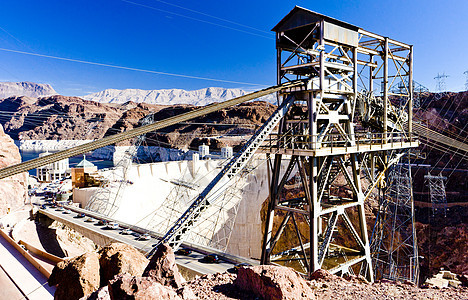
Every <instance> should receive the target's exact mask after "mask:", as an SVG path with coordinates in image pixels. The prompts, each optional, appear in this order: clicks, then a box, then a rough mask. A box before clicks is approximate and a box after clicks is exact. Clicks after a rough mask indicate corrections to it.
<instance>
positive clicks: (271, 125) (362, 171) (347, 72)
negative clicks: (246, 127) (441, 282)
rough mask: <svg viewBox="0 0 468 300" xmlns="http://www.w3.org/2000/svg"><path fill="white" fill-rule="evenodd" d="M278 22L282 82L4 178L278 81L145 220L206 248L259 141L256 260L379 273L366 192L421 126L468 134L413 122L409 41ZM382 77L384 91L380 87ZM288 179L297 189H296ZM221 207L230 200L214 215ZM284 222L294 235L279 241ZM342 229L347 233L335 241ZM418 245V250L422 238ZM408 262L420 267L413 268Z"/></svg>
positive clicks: (465, 149)
mask: <svg viewBox="0 0 468 300" xmlns="http://www.w3.org/2000/svg"><path fill="white" fill-rule="evenodd" d="M273 30H274V31H275V32H276V34H277V36H276V46H277V47H276V48H277V51H278V57H277V58H278V59H277V61H278V65H277V85H276V86H272V87H269V88H266V89H263V90H261V91H258V92H254V93H251V94H248V95H245V96H242V97H238V98H234V99H232V100H228V101H225V102H222V103H216V104H212V105H209V106H207V107H203V108H199V109H197V110H195V111H192V112H189V113H185V114H181V115H178V116H174V117H171V118H168V119H165V120H161V121H156V122H154V123H151V124H149V125H144V126H141V127H138V128H135V129H132V130H128V131H126V132H123V133H119V134H116V135H113V136H108V137H105V138H103V139H101V140H98V141H93V142H90V143H87V144H84V145H81V146H77V147H74V148H70V149H67V150H64V151H60V152H57V153H54V154H51V155H48V156H45V157H41V158H37V159H33V160H31V161H27V162H23V163H20V164H17V165H13V166H9V167H6V168H3V169H1V170H0V179H2V178H7V177H9V176H12V175H15V174H18V173H21V172H25V171H28V170H31V169H34V168H37V167H40V166H44V165H47V164H50V163H52V162H55V161H59V160H62V159H64V158H67V157H72V156H76V155H79V154H83V153H87V152H89V151H92V150H95V149H97V148H100V147H104V146H107V145H111V144H114V143H116V142H119V141H123V140H125V139H129V138H132V137H137V136H140V135H142V134H145V133H148V132H152V131H155V130H158V129H161V128H164V127H167V126H171V125H175V124H177V123H180V122H185V121H188V120H190V119H193V118H196V117H199V116H202V115H205V114H208V113H211V112H214V111H217V110H220V109H224V108H227V107H230V106H234V105H238V104H240V103H243V102H245V101H250V100H253V99H256V98H258V97H261V96H264V95H267V94H270V93H274V92H277V93H278V96H279V99H280V100H281V101H280V105H279V106H278V108H277V110H276V111H275V112H274V113H273V115H272V116H271V117H270V118H269V119H268V120H267V121H266V122H265V124H264V125H263V126H262V127H261V128H260V129H259V130H258V131H257V132H256V133H255V134H254V135H253V136H252V138H251V139H250V140H249V141H248V142H247V143H246V144H245V145H244V146H243V148H242V149H241V150H240V151H239V152H238V153H236V155H235V156H234V157H233V158H232V159H231V160H230V161H229V162H227V163H226V164H225V165H224V166H223V167H222V168H221V169H220V170H219V173H218V174H217V175H216V176H215V178H214V179H213V181H212V182H210V183H209V184H208V185H207V186H205V187H204V188H203V189H202V191H201V192H200V193H198V194H197V195H196V196H195V197H193V198H192V199H191V202H190V203H191V204H190V205H189V206H188V207H185V208H184V210H183V211H181V212H180V214H179V215H177V216H176V218H175V219H174V220H173V221H172V220H171V225H170V227H169V228H167V230H166V231H165V232H157V231H154V232H150V233H151V235H152V236H153V238H154V239H153V240H152V243H154V244H155V245H157V244H158V243H162V242H165V243H169V244H170V245H171V246H173V247H174V248H178V247H179V246H180V245H185V244H187V243H192V245H194V244H196V247H198V249H199V250H200V249H203V248H204V249H210V248H209V247H210V245H212V243H213V241H212V239H211V237H212V236H214V235H216V233H217V232H219V231H220V230H221V227H220V226H222V225H223V224H221V225H220V224H218V223H215V222H212V220H211V219H210V218H216V217H219V216H220V215H221V216H222V215H223V214H227V211H228V210H230V209H231V208H233V207H235V206H236V205H237V202H236V201H238V200H236V199H235V197H233V198H228V199H227V198H226V197H224V196H225V194H226V191H227V190H228V189H229V187H230V186H232V184H233V182H235V181H236V180H238V179H239V178H240V177H242V175H243V172H244V171H245V169H246V168H247V164H248V162H249V161H250V160H251V159H252V157H253V155H254V154H255V153H257V152H262V153H265V155H266V157H267V160H268V166H269V171H270V178H269V179H270V187H269V190H270V197H269V205H268V209H267V217H266V224H265V231H264V233H263V234H264V235H263V246H262V257H261V263H262V264H277V265H290V266H293V267H295V268H296V269H298V270H299V271H301V272H302V273H304V274H305V275H310V274H311V273H312V272H313V271H315V270H317V269H319V268H326V269H328V270H330V271H332V272H333V273H338V274H340V273H341V274H343V273H353V272H360V273H361V274H363V275H364V276H366V277H367V278H368V279H369V280H370V281H372V280H373V279H374V270H373V268H372V262H371V261H372V258H371V251H370V245H369V238H368V233H367V226H366V221H365V213H364V202H365V201H366V200H367V199H368V198H369V196H370V195H371V194H372V192H373V190H374V188H376V187H377V186H381V185H382V184H381V183H382V182H383V180H385V176H386V174H387V173H388V170H390V169H391V167H392V166H393V165H395V164H396V163H397V162H398V161H399V159H400V158H401V157H403V156H404V155H405V153H407V151H408V149H410V148H416V147H418V146H419V141H418V137H419V138H424V139H427V140H431V141H434V142H436V143H439V144H443V145H445V146H447V147H450V148H452V149H455V151H457V152H461V153H468V145H467V144H465V143H464V142H461V141H458V140H456V139H452V138H449V137H446V136H444V135H442V134H440V133H437V132H436V131H433V130H430V129H428V128H427V127H425V126H424V125H422V124H419V123H413V97H414V95H413V93H414V90H413V47H412V46H411V45H409V44H406V43H403V42H399V41H396V40H394V39H391V38H388V37H383V36H380V35H378V34H374V33H371V32H369V31H366V30H364V29H362V28H359V27H357V26H354V25H352V24H348V23H345V22H342V21H339V20H336V19H334V18H330V17H328V16H324V15H321V14H318V13H315V12H312V11H310V10H307V9H303V8H300V7H295V8H294V9H293V10H292V11H291V12H290V13H289V14H288V15H287V16H285V17H284V18H283V20H281V21H280V22H279V23H278V25H276V26H275V28H273ZM363 74H368V76H367V78H366V77H364V75H363ZM291 78H294V79H291ZM358 83H359V84H358ZM378 83H380V84H381V89H380V95H375V94H374V93H375V90H376V88H375V86H376V85H377V84H378ZM394 85H398V86H401V87H402V88H401V89H400V90H401V92H400V93H394V92H392V86H394ZM275 128H276V129H277V130H276V132H275V133H274V132H273V131H274V129H275ZM464 157H465V158H466V155H465V156H464ZM285 166H286V168H285V172H283V169H284V167H285ZM366 166H369V167H366ZM293 178H294V180H293ZM337 178H342V179H343V182H345V184H344V186H345V187H344V188H341V189H340V188H338V185H337V183H336V180H337ZM293 181H294V183H292V182H293ZM363 181H366V182H367V183H368V185H366V187H363V184H362V182H363ZM292 185H294V186H295V187H298V190H299V191H297V192H295V193H292V192H291V188H290V186H292ZM109 201H110V200H109ZM168 203H169V202H168ZM171 203H172V202H171ZM214 207H216V209H218V208H219V207H221V208H224V210H222V211H221V210H220V211H221V212H222V213H221V214H220V215H216V214H215V210H214ZM40 212H41V213H42V214H46V215H48V216H49V217H51V218H54V219H57V220H61V222H65V223H67V224H69V225H70V226H72V227H74V228H77V230H78V231H80V230H81V231H82V232H88V235H89V236H99V237H100V238H103V239H104V240H122V236H120V235H116V234H111V233H110V232H103V231H102V230H100V229H98V230H96V228H95V227H93V226H87V225H85V224H82V222H81V221H79V220H77V219H74V218H68V217H64V216H63V215H62V214H59V213H55V212H52V211H50V210H41V211H40ZM86 213H87V214H93V213H99V212H96V211H95V212H93V211H86ZM412 214H413V212H412ZM96 217H99V218H103V219H105V218H107V219H109V216H107V215H96ZM339 219H341V222H338V220H339ZM115 221H118V220H115ZM200 224H203V226H211V227H210V228H209V234H205V235H203V234H198V235H195V234H194V228H196V227H197V226H202V225H200ZM206 224H210V225H206ZM213 224H214V225H213ZM126 226H127V227H131V226H132V225H131V224H127V225H126ZM141 230H143V231H144V232H148V229H141ZM285 232H288V234H290V235H292V236H294V238H295V240H294V239H289V240H287V241H284V234H285ZM335 238H336V240H344V242H343V243H341V244H339V243H338V242H334V240H335ZM281 239H283V241H281ZM280 241H281V242H280ZM125 242H128V243H131V244H132V243H133V244H134V245H135V246H136V247H137V248H139V249H141V251H145V252H146V253H148V255H149V256H151V255H152V254H153V253H154V251H155V246H153V245H151V246H149V243H148V244H144V245H142V244H141V243H136V242H134V241H131V240H127V239H125ZM412 247H413V249H416V250H414V251H417V247H416V246H415V242H414V243H413V245H412ZM212 250H213V249H210V251H212ZM221 253H222V251H221ZM412 255H413V256H412V257H413V259H414V257H417V253H412ZM412 263H413V266H414V265H417V262H412ZM226 267H228V265H226ZM194 269H195V267H194ZM204 271H206V272H209V270H204ZM412 272H413V273H412V276H413V275H414V274H416V269H412ZM413 279H414V277H413V278H411V280H413Z"/></svg>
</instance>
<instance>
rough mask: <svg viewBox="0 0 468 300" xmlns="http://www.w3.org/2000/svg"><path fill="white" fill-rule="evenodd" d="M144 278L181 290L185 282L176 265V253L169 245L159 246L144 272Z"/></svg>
mask: <svg viewBox="0 0 468 300" xmlns="http://www.w3.org/2000/svg"><path fill="white" fill-rule="evenodd" d="M143 277H150V278H152V279H153V280H154V281H157V282H159V283H161V284H162V285H166V286H170V287H172V288H176V289H178V288H181V287H182V283H184V282H185V279H184V278H183V277H182V275H180V273H179V269H178V268H177V265H176V263H175V255H174V251H172V248H171V247H170V246H169V245H167V244H161V245H159V247H158V249H157V250H156V253H155V254H154V256H153V257H152V258H151V260H150V262H149V264H148V266H147V267H146V269H145V271H144V272H143Z"/></svg>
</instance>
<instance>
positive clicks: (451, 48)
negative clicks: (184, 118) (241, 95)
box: [0, 0, 468, 96]
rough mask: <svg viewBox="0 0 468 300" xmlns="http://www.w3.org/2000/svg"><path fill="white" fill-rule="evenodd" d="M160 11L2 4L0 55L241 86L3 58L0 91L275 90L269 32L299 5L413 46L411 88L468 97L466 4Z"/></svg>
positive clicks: (192, 4)
mask: <svg viewBox="0 0 468 300" xmlns="http://www.w3.org/2000/svg"><path fill="white" fill-rule="evenodd" d="M165 1H167V2H164V1H160V0H112V1H111V0H81V1H68V0H47V1H33V0H25V1H1V4H0V48H6V49H13V50H19V51H25V52H32V53H37V54H42V55H50V56H58V57H65V58H71V59H77V60H85V61H91V62H98V63H103V64H112V65H119V66H125V67H130V68H138V69H145V70H153V71H160V72H168V73H175V74H185V75H190V76H198V77H207V78H215V79H222V80H228V81H235V82H237V83H228V82H216V81H207V80H199V79H189V78H183V77H174V76H167V75H160V74H152V73H144V72H137V71H131V70H121V69H114V68H108V67H103V66H93V65H86V64H81V63H76V62H67V61H60V60H54V59H50V58H43V57H34V56H28V55H24V54H18V53H11V52H5V51H0V81H32V82H39V83H49V84H51V85H52V86H53V87H54V88H55V89H56V90H57V92H59V93H61V94H64V95H78V96H79V95H85V94H87V93H91V92H96V91H100V90H103V89H106V88H117V89H124V88H140V89H162V88H182V89H189V90H191V89H198V88H203V87H208V86H222V87H240V88H246V89H249V90H254V89H256V88H257V87H260V86H254V85H248V84H247V83H249V84H261V85H264V86H268V85H272V84H274V83H275V78H276V77H275V63H276V62H275V44H274V39H273V38H274V35H273V33H271V32H270V30H271V28H272V27H273V26H274V25H276V23H277V22H279V20H281V18H282V17H283V16H285V15H286V14H287V13H288V12H289V11H290V10H291V9H292V8H293V7H294V5H299V6H302V7H305V8H308V9H311V10H314V11H316V12H319V13H322V14H326V15H329V16H331V17H334V18H337V19H341V20H343V21H347V22H349V23H352V24H355V25H357V26H359V27H362V28H364V29H366V30H369V31H372V32H375V33H378V34H381V35H384V36H389V37H392V38H394V39H396V40H400V41H403V42H406V43H409V44H413V45H414V49H415V54H414V57H415V80H416V81H419V82H420V83H422V84H423V85H425V86H427V87H428V88H429V89H431V90H434V89H435V84H436V82H435V80H434V76H436V75H437V73H438V72H445V73H446V74H448V75H449V76H450V77H449V78H447V79H446V83H447V88H448V89H449V90H453V91H459V90H463V89H464V84H465V75H464V74H463V72H464V71H466V70H468V55H467V54H466V51H467V49H468V38H467V37H468V1H467V0H453V1H451V0H446V1H439V0H429V1H419V0H413V1H408V0H406V1H404V0H394V1H376V0H369V1H364V0H363V1H345V0H341V1H333V0H331V1H330V0H329V1H285V0H270V1H264V0H261V1H252V0H250V1H245V0H237V1H212V0H205V1H204V0H201V1H184V0H172V1H171V0H165ZM168 3H171V4H172V5H169V4H168ZM241 25H242V26H241Z"/></svg>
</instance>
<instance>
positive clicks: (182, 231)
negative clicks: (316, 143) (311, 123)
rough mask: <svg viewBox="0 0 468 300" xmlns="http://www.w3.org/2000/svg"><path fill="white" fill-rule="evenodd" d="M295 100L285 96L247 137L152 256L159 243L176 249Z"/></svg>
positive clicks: (162, 240) (150, 254) (151, 252)
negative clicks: (240, 147) (252, 133)
mask: <svg viewBox="0 0 468 300" xmlns="http://www.w3.org/2000/svg"><path fill="white" fill-rule="evenodd" d="M293 100H294V98H293V97H292V96H288V98H287V99H285V100H284V101H283V103H282V104H281V105H280V106H279V107H278V109H277V110H276V111H275V112H274V113H273V114H272V115H271V117H270V118H269V119H268V120H267V121H266V122H265V123H264V124H263V126H262V127H261V128H260V129H259V130H258V131H257V132H256V133H255V135H253V136H252V138H250V140H249V141H248V142H247V143H246V144H245V145H244V147H243V148H242V149H241V150H240V151H239V152H238V153H237V154H236V155H235V156H234V157H233V158H232V159H231V160H230V161H229V163H227V164H226V165H225V166H224V167H223V168H222V170H221V171H220V172H219V173H218V175H217V176H216V177H215V178H214V179H213V180H212V181H211V182H210V183H209V184H208V186H206V188H205V189H204V190H203V191H202V192H201V193H200V194H199V195H198V196H197V198H196V199H195V200H194V201H193V203H192V204H191V205H190V206H189V208H188V209H187V210H186V211H185V212H184V213H183V214H182V216H181V217H180V218H179V219H178V220H177V221H176V222H175V223H174V224H173V226H172V227H171V228H170V229H169V231H168V232H167V233H166V234H165V235H164V237H163V238H162V239H161V240H160V241H159V243H158V244H157V245H156V246H155V247H154V248H153V249H152V250H151V251H150V252H149V253H148V257H151V256H152V255H153V254H154V252H155V251H156V249H157V247H158V245H159V244H161V243H168V244H169V245H170V246H171V247H172V248H173V249H177V248H178V247H179V246H180V244H181V243H182V242H183V241H184V240H185V239H186V237H187V235H188V233H189V232H190V231H191V229H192V228H193V227H194V226H196V223H197V222H198V221H199V220H200V218H201V216H202V214H203V213H204V211H205V210H207V209H208V208H209V207H210V206H212V205H214V204H215V203H216V201H217V200H218V198H220V197H221V196H222V194H223V193H224V192H225V191H226V189H227V188H228V187H229V186H230V185H231V184H232V181H233V180H232V179H233V178H234V177H235V176H236V175H238V174H239V173H240V172H241V171H242V170H243V169H244V168H245V166H246V165H247V163H248V162H249V160H250V159H251V158H252V157H253V155H254V153H255V151H256V150H257V149H258V148H259V147H260V145H261V144H262V143H263V141H265V139H266V138H267V137H268V136H269V134H270V133H271V132H272V131H273V129H274V128H275V127H276V125H278V123H279V121H280V120H281V119H282V117H283V116H284V115H285V114H286V113H287V111H288V110H289V108H290V106H291V105H292V103H293Z"/></svg>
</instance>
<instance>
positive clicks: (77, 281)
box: [48, 252, 99, 300]
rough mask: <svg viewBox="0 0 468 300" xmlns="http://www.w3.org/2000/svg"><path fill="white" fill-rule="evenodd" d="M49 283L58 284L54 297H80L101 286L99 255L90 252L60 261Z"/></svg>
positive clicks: (71, 299) (69, 299)
mask: <svg viewBox="0 0 468 300" xmlns="http://www.w3.org/2000/svg"><path fill="white" fill-rule="evenodd" d="M48 282H49V285H50V286H53V285H56V286H57V288H56V290H55V295H54V299H67V300H73V299H80V298H81V297H83V296H85V295H88V294H90V293H92V292H94V291H95V290H96V289H98V288H99V256H98V254H97V253H95V252H88V253H85V254H83V255H80V256H77V257H75V258H72V259H69V260H66V261H63V262H59V263H58V264H57V265H56V266H55V267H54V269H53V270H52V274H51V275H50V277H49V280H48Z"/></svg>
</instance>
